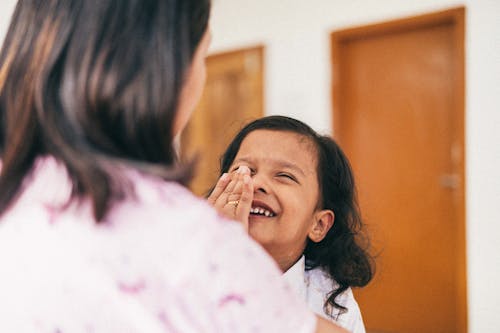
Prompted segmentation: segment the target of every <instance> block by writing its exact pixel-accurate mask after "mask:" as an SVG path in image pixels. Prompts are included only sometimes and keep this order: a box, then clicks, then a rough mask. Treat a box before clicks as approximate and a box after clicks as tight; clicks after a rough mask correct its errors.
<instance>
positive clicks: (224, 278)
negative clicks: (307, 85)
mask: <svg viewBox="0 0 500 333" xmlns="http://www.w3.org/2000/svg"><path fill="white" fill-rule="evenodd" d="M209 9H210V3H209V0H163V1H160V0H149V1H148V0H120V1H113V0H31V1H30V0H20V1H19V3H18V4H17V7H16V10H15V13H14V16H13V19H12V22H11V25H10V28H9V31H8V33H7V36H6V39H5V43H4V46H3V48H2V51H1V53H0V112H1V117H0V128H1V133H0V134H1V148H2V152H1V158H2V163H3V165H2V171H1V175H0V214H1V216H0V263H2V265H1V267H2V272H0V274H1V277H2V283H1V284H0V295H2V297H1V301H0V313H2V320H1V321H0V331H2V332H33V331H35V332H66V331H69V332H250V331H252V332H314V331H316V332H326V331H332V332H337V331H339V332H340V331H341V330H340V329H338V328H337V327H335V326H333V325H330V324H328V323H326V322H325V321H323V320H318V319H316V318H315V317H314V315H312V314H311V313H310V312H309V311H308V310H306V308H305V305H303V304H302V303H300V302H298V301H297V300H296V299H295V298H294V297H293V296H292V295H291V292H290V291H288V290H287V288H286V286H285V285H284V284H283V283H282V281H281V278H280V274H279V271H278V269H276V267H275V266H274V265H273V264H272V262H271V259H269V258H268V257H267V256H266V255H265V254H264V253H263V251H262V250H261V249H260V248H259V247H258V246H257V245H255V244H254V243H253V242H251V241H250V240H248V239H247V237H246V236H245V234H244V231H243V230H242V229H241V227H240V226H239V225H237V224H235V223H230V222H228V221H226V220H224V219H223V218H221V217H219V216H218V215H217V214H216V213H214V212H213V211H212V209H210V208H209V207H208V206H207V205H206V204H205V203H204V202H201V201H200V200H198V199H196V198H195V197H194V196H192V195H191V194H190V193H189V192H188V191H187V190H186V189H185V188H184V187H182V186H181V185H180V184H181V183H182V182H183V180H185V179H187V177H188V175H189V172H190V168H189V166H183V167H181V166H179V165H178V164H177V163H176V159H175V154H174V149H173V145H172V142H173V138H174V137H175V136H176V135H177V134H178V133H179V131H181V130H182V128H183V127H184V125H185V124H186V121H187V119H188V118H189V114H190V112H191V110H192V109H193V107H194V105H195V103H196V102H197V100H198V98H199V95H200V93H201V90H202V86H203V82H204V75H205V74H204V70H205V68H204V63H203V61H204V57H205V54H206V51H207V47H208V44H209V39H210V36H209V33H208V32H207V25H208V17H209ZM256 318H258V319H256Z"/></svg>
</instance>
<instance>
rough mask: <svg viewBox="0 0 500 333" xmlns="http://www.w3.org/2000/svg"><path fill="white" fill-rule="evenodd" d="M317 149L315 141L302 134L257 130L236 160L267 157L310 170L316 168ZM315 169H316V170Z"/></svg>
mask: <svg viewBox="0 0 500 333" xmlns="http://www.w3.org/2000/svg"><path fill="white" fill-rule="evenodd" d="M317 155H318V154H317V148H316V146H315V144H314V142H313V140H312V139H311V138H310V137H308V136H306V135H304V134H300V133H295V132H292V131H279V130H267V129H262V130H260V129H259V130H255V131H252V132H250V133H249V134H248V135H247V136H246V137H245V138H244V139H243V141H242V143H241V145H240V148H239V150H238V153H237V154H236V157H235V160H238V159H239V158H244V159H252V158H257V157H262V156H266V157H268V158H270V157H275V158H278V157H279V158H281V159H286V160H288V161H292V162H295V163H300V164H302V165H304V167H305V166H307V167H308V168H311V167H313V168H314V167H315V166H316V160H317ZM314 169H315V168H314Z"/></svg>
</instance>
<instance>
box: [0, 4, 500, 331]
mask: <svg viewBox="0 0 500 333" xmlns="http://www.w3.org/2000/svg"><path fill="white" fill-rule="evenodd" d="M213 1H214V9H213V15H212V30H213V34H214V38H213V44H212V48H211V50H212V51H213V52H219V51H223V50H229V49H234V48H239V47H246V46H252V45H255V44H264V45H266V52H267V54H266V71H267V72H266V84H265V85H266V110H267V113H269V114H271V113H273V114H287V115H290V116H293V117H296V118H299V119H302V120H304V121H306V122H307V123H309V124H310V125H311V126H313V127H314V128H315V129H316V130H319V131H321V132H329V131H330V130H331V119H330V114H331V105H330V68H329V65H330V64H329V33H330V32H331V31H333V30H336V29H342V28H346V27H350V26H353V25H361V24H368V23H373V22H379V21H384V20H389V19H394V18H400V17H405V16H411V15H416V14H421V13H425V12H429V11H436V10H440V9H445V8H449V7H453V6H458V5H463V4H464V5H465V6H466V7H467V21H466V29H467V36H466V66H467V70H466V75H467V78H466V80H467V81H466V82H467V84H466V168H467V171H466V172H467V193H466V200H467V202H466V204H467V246H468V249H467V260H468V298H469V332H471V333H483V332H499V331H500V301H499V299H500V292H499V291H500V287H499V281H500V213H499V211H500V147H498V146H497V145H499V144H500V16H499V13H500V1H497V0H468V1H463V2H457V1H450V0H419V1H414V2H411V1H404V0H350V1H345V0H308V1H304V0H213ZM14 4H15V1H14V0H2V1H1V2H0V36H2V37H1V38H3V35H4V33H5V30H6V27H7V23H8V20H9V15H10V13H11V12H12V9H13V7H14ZM434 310H439V309H434Z"/></svg>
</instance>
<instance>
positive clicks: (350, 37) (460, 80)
mask: <svg viewBox="0 0 500 333" xmlns="http://www.w3.org/2000/svg"><path fill="white" fill-rule="evenodd" d="M465 15H466V10H465V7H456V8H451V9H447V10H443V11H439V12H433V13H429V14H423V15H418V16H412V17H408V18H403V19H396V20H391V21H387V22H382V23H375V24H370V25H366V26H360V27H354V28H348V29H343V30H339V31H335V32H332V33H331V34H330V46H331V50H330V51H331V53H330V61H331V78H332V81H331V82H332V85H331V98H332V107H333V112H332V122H333V123H332V128H333V134H334V136H335V134H336V133H338V132H339V129H340V123H341V121H339V119H341V117H342V112H343V105H342V84H341V82H342V68H341V66H342V64H341V63H340V61H341V60H340V59H341V58H340V54H341V49H342V46H343V45H344V44H345V43H348V42H350V41H354V40H358V39H363V38H369V37H373V36H378V35H382V34H387V33H397V32H404V31H411V30H415V29H419V28H425V27H432V26H438V25H443V24H451V25H452V26H453V46H454V57H455V59H456V61H455V64H454V72H455V74H456V79H455V82H454V87H453V97H452V98H453V105H454V108H453V109H454V110H455V115H454V117H453V128H454V133H453V142H454V143H457V144H458V146H459V147H462V152H461V158H460V159H459V161H458V165H457V170H456V174H457V175H458V177H459V178H458V179H459V184H460V185H459V188H458V189H457V191H455V198H454V199H455V202H456V212H455V214H456V215H455V216H456V218H457V221H456V222H457V224H456V225H457V234H456V235H457V247H458V255H457V262H456V265H457V276H456V282H457V290H456V296H457V305H456V306H457V315H458V316H457V317H458V320H459V323H457V327H458V328H459V329H460V331H459V332H467V277H466V274H467V271H466V228H465V222H466V221H465V216H466V211H465V190H466V188H465V185H466V183H465V159H466V155H465V51H464V50H465V49H464V40H465ZM346 112H347V111H346Z"/></svg>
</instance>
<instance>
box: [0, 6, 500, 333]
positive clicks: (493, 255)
mask: <svg viewBox="0 0 500 333" xmlns="http://www.w3.org/2000/svg"><path fill="white" fill-rule="evenodd" d="M213 1H214V3H213V12H212V20H211V29H212V32H213V42H212V46H211V52H210V56H209V57H208V59H207V66H208V67H207V70H208V78H207V85H206V89H205V92H204V96H203V98H202V101H201V102H200V105H199V106H198V108H197V110H196V111H195V113H194V116H193V119H192V120H191V122H190V124H189V125H188V128H187V129H186V131H185V132H184V134H183V136H182V138H181V142H182V155H183V156H184V157H189V156H193V155H198V157H199V159H200V160H199V161H200V162H199V164H198V170H197V171H198V176H197V177H196V178H195V180H194V181H193V183H192V184H191V188H192V189H193V191H194V192H195V193H197V194H198V195H204V194H205V193H206V191H207V190H208V189H209V188H210V187H211V186H212V185H213V183H214V182H215V180H216V179H217V169H218V160H219V156H220V155H221V153H222V150H223V148H224V147H225V146H226V145H227V143H228V142H229V140H230V139H231V138H232V136H233V135H234V133H235V132H236V131H238V129H240V128H241V127H242V125H243V124H245V123H246V122H248V121H249V120H251V119H255V118H257V117H260V116H263V115H270V114H281V115H288V116H291V117H295V118H297V119H300V120H302V121H304V122H306V123H308V124H309V125H311V126H312V127H313V128H314V129H315V130H317V131H319V132H321V133H323V134H331V135H333V136H334V138H335V139H336V140H338V142H339V143H340V144H341V145H342V147H343V148H344V150H345V151H346V153H347V155H348V157H349V158H350V160H351V162H352V165H353V168H354V172H355V176H356V178H357V181H358V191H359V196H360V204H361V210H362V212H363V215H364V218H365V220H366V222H367V224H368V231H369V233H370V236H371V238H372V243H373V248H374V254H376V255H377V274H376V277H375V279H374V280H373V281H372V283H371V284H370V285H369V286H368V287H366V288H363V289H362V290H355V294H356V298H357V300H358V302H359V303H360V306H361V310H362V313H363V316H364V320H365V324H366V327H367V330H368V332H392V333H393V332H473V333H479V332H500V316H499V315H498V313H500V301H499V299H500V287H498V286H497V285H496V282H497V281H499V280H500V254H499V252H500V246H498V239H499V238H500V213H499V212H498V207H499V206H500V175H499V172H500V171H499V170H500V147H498V144H499V143H500V131H499V129H500V16H499V15H498V13H500V1H497V0H469V1H461V2H458V1H448V0H433V1H430V0H421V1H418V2H409V1H402V0H379V1H373V0H351V1H340V0H309V1H299V0H252V1H248V0H213ZM14 6H15V1H14V0H3V1H2V2H1V3H0V38H3V35H4V34H5V31H6V29H7V26H8V22H9V17H10V15H11V13H12V10H13V8H14Z"/></svg>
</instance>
